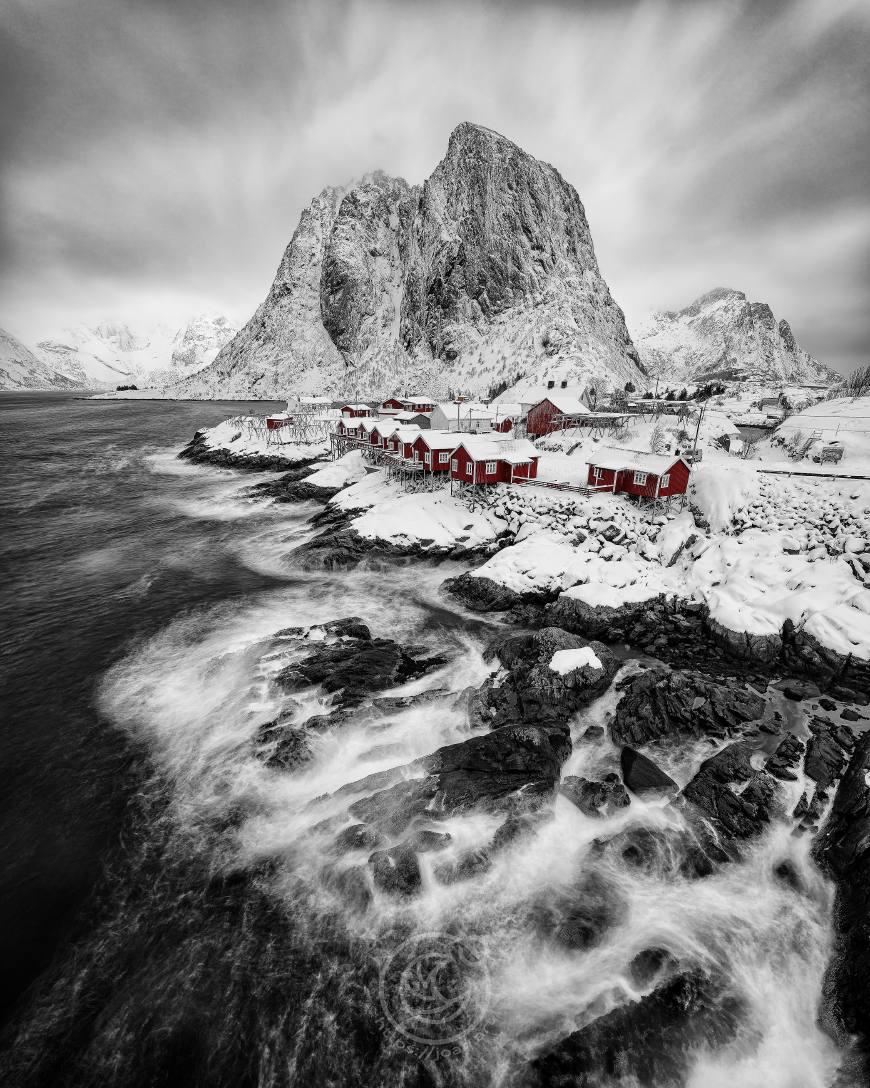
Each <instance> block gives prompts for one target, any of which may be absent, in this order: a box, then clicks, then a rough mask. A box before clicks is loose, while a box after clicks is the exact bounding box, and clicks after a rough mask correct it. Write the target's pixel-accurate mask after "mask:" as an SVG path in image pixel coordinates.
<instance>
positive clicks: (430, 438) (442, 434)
mask: <svg viewBox="0 0 870 1088" xmlns="http://www.w3.org/2000/svg"><path fill="white" fill-rule="evenodd" d="M419 437H420V438H422V439H423V441H424V442H425V443H426V445H427V446H428V447H429V448H430V449H432V450H455V449H456V447H457V446H458V445H459V443H460V442H461V441H462V440H463V439H464V438H468V437H470V436H469V435H465V434H463V433H462V431H420V435H419Z"/></svg>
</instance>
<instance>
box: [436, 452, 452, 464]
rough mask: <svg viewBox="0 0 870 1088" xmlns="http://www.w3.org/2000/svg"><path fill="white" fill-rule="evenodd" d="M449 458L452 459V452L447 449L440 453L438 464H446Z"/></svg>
mask: <svg viewBox="0 0 870 1088" xmlns="http://www.w3.org/2000/svg"><path fill="white" fill-rule="evenodd" d="M449 460H450V452H449V451H448V450H445V451H444V452H443V453H439V454H438V464H439V465H446V464H447V462H448V461H449Z"/></svg>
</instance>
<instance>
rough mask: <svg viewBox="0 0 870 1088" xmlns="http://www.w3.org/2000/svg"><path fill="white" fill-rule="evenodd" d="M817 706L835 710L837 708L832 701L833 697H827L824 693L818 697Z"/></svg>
mask: <svg viewBox="0 0 870 1088" xmlns="http://www.w3.org/2000/svg"><path fill="white" fill-rule="evenodd" d="M819 706H820V707H821V708H822V710H836V709H837V704H836V703H835V702H834V700H833V699H828V698H827V696H824V695H823V696H822V697H821V698H820V699H819Z"/></svg>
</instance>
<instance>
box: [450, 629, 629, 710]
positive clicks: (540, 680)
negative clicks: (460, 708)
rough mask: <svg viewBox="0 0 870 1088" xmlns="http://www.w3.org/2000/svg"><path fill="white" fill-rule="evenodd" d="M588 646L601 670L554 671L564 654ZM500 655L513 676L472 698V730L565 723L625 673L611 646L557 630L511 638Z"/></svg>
mask: <svg viewBox="0 0 870 1088" xmlns="http://www.w3.org/2000/svg"><path fill="white" fill-rule="evenodd" d="M586 647H589V648H591V649H592V651H593V652H594V653H595V655H596V657H597V658H598V660H599V661H600V662H601V668H594V667H592V666H591V665H584V666H582V667H581V668H578V669H574V670H572V671H571V672H568V673H566V674H565V675H562V674H560V673H558V672H555V671H554V670H553V669H551V668H550V661H551V660H552V658H553V655H554V654H555V653H557V652H558V651H559V650H576V649H581V648H586ZM495 653H496V654H497V655H498V657H499V659H500V661H501V662H502V664H503V665H504V666H505V667H506V668H507V669H509V670H510V676H509V677H508V678H507V679H506V680H504V681H503V682H500V683H496V682H494V681H492V680H491V681H488V682H487V683H486V684H484V685H483V686H482V687H481V688H479V689H478V691H477V692H476V693H475V694H474V695H473V696H472V697H471V699H470V701H469V721H470V723H471V724H472V726H474V725H478V724H479V725H486V726H488V727H490V728H491V727H492V726H494V725H504V724H507V723H510V722H520V721H526V722H563V721H565V720H567V719H568V718H569V717H570V716H571V715H572V714H573V713H575V712H576V711H577V710H579V709H581V707H583V706H585V705H586V704H587V703H589V702H591V700H592V699H594V698H596V697H597V696H598V695H600V694H602V693H603V692H604V691H606V690H607V688H608V686H609V685H610V682H611V680H612V679H613V677H614V676H615V675H616V673H617V671H618V669H619V661H618V660H617V658H616V657H615V655H614V654H613V653H612V652H611V651H610V650H608V649H607V647H606V646H604V645H602V644H601V643H599V642H593V643H588V642H586V641H585V640H584V639H581V638H578V636H577V635H572V634H569V633H568V632H567V631H562V630H560V629H559V628H557V627H545V628H543V629H542V630H540V631H535V632H533V633H531V634H528V635H514V636H511V637H509V638H507V639H504V640H502V641H501V642H499V643H498V644H497V645H496V646H495Z"/></svg>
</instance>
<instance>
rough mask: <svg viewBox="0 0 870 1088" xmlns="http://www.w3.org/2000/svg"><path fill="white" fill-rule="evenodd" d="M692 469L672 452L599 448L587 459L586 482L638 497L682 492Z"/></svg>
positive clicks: (667, 495) (683, 493)
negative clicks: (593, 455)
mask: <svg viewBox="0 0 870 1088" xmlns="http://www.w3.org/2000/svg"><path fill="white" fill-rule="evenodd" d="M690 472H691V469H690V467H689V464H688V462H686V461H685V460H684V459H683V458H682V457H680V456H678V455H674V454H655V453H632V452H631V451H629V452H625V451H623V450H600V451H599V452H598V453H597V454H596V457H595V460H594V461H590V462H589V474H588V477H587V483H588V484H589V486H590V487H598V488H601V489H602V490H605V489H609V490H611V491H613V492H615V493H616V494H619V495H633V496H634V497H635V498H639V499H657V498H668V497H669V496H671V495H685V493H686V488H687V487H688V485H689V475H690Z"/></svg>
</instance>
